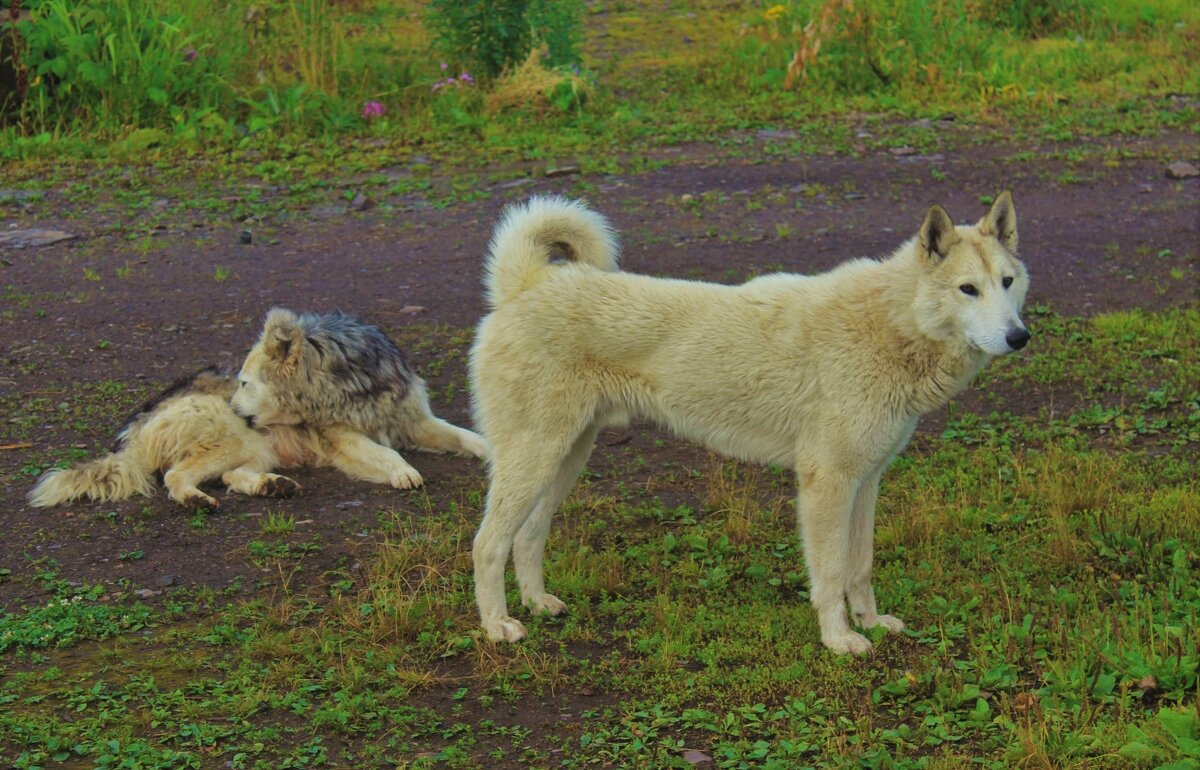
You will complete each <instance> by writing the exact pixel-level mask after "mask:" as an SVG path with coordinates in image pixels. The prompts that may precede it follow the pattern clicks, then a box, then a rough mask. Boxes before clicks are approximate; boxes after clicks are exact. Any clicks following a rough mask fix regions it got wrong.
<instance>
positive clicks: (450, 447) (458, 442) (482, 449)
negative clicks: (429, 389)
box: [410, 409, 492, 460]
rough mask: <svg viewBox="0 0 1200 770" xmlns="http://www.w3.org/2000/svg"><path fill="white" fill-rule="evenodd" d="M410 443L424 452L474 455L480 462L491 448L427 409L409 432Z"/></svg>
mask: <svg viewBox="0 0 1200 770" xmlns="http://www.w3.org/2000/svg"><path fill="white" fill-rule="evenodd" d="M410 435H411V438H412V441H413V443H414V444H416V445H417V448H418V449H423V450H425V451H426V452H456V453H458V454H465V455H474V456H475V457H478V458H479V459H480V460H486V459H488V458H489V457H491V455H492V450H491V446H490V445H489V444H488V442H487V441H485V440H484V438H483V436H480V435H479V434H478V433H473V432H471V431H469V430H467V429H466V428H460V427H458V426H457V425H451V424H450V423H448V422H446V421H445V420H443V419H441V418H439V417H435V416H433V414H431V413H430V412H429V411H428V409H426V413H425V415H424V416H423V417H421V418H419V422H417V424H416V425H414V426H413V427H412V429H411V432H410Z"/></svg>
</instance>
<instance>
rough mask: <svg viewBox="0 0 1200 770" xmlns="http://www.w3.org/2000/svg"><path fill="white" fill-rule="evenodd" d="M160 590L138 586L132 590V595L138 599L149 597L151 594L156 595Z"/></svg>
mask: <svg viewBox="0 0 1200 770" xmlns="http://www.w3.org/2000/svg"><path fill="white" fill-rule="evenodd" d="M161 593H162V591H155V590H154V589H152V588H139V589H138V590H136V591H134V592H133V595H134V596H136V597H137V598H139V599H149V598H150V597H152V596H158V595H159V594H161Z"/></svg>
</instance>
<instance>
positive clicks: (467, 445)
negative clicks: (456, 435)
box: [463, 436, 492, 460]
mask: <svg viewBox="0 0 1200 770" xmlns="http://www.w3.org/2000/svg"><path fill="white" fill-rule="evenodd" d="M463 448H464V449H466V450H467V452H469V453H470V454H472V455H474V456H475V457H477V458H479V459H480V460H490V459H492V445H491V444H489V443H488V442H487V439H485V438H483V436H475V437H474V438H472V439H471V440H470V441H464V442H463Z"/></svg>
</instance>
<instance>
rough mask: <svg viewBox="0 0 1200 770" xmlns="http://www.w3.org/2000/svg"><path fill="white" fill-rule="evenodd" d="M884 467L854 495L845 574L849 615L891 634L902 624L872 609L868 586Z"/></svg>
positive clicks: (866, 625)
mask: <svg viewBox="0 0 1200 770" xmlns="http://www.w3.org/2000/svg"><path fill="white" fill-rule="evenodd" d="M882 475H883V468H880V469H879V470H878V471H876V472H875V473H873V474H872V475H871V476H869V477H868V478H867V479H866V480H865V481H863V483H862V484H861V485H860V486H859V488H858V493H857V494H856V495H855V496H854V511H853V513H852V515H851V518H850V559H849V563H848V565H847V566H848V569H847V574H846V599H847V600H848V601H849V602H850V612H852V613H853V614H854V617H855V619H856V620H857V621H858V623H859V625H861V626H862V627H863V628H874V627H876V626H883V627H884V628H886V629H887V630H888V631H891V632H893V633H895V632H897V631H900V630H901V629H903V628H904V621H902V620H900V618H895V617H892V616H891V615H880V614H879V612H878V610H877V608H876V606H875V589H874V588H872V587H871V564H872V561H873V559H874V547H875V501H876V499H877V498H878V496H879V479H880V477H881V476H882Z"/></svg>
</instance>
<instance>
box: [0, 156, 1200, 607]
mask: <svg viewBox="0 0 1200 770" xmlns="http://www.w3.org/2000/svg"><path fill="white" fill-rule="evenodd" d="M762 141H763V142H769V141H770V137H765V138H763V139H762ZM1113 146H1115V147H1116V148H1117V149H1120V150H1124V151H1125V152H1124V155H1126V156H1133V157H1120V156H1119V155H1118V159H1117V160H1115V161H1113V160H1110V161H1109V162H1105V161H1104V160H1103V159H1102V157H1101V156H1100V155H1099V154H1091V155H1089V156H1088V157H1087V158H1085V159H1083V160H1082V161H1079V162H1075V163H1071V162H1068V161H1066V160H1057V159H1051V157H1050V156H1051V155H1052V154H1054V156H1055V157H1062V154H1063V152H1064V151H1066V150H1069V149H1071V148H1070V147H1032V148H1031V147H1011V146H1010V147H1000V148H996V147H992V148H988V149H977V148H972V149H961V150H946V151H944V152H941V153H938V154H937V155H919V154H904V153H896V152H892V151H885V150H881V151H878V152H870V153H867V154H865V155H863V156H862V157H858V158H849V157H843V156H834V155H818V156H810V157H804V158H796V159H790V160H784V159H778V160H766V161H764V158H765V157H766V156H765V155H763V154H755V155H754V156H753V157H754V158H755V159H753V160H751V159H738V158H736V157H735V158H728V157H727V158H721V159H719V160H717V159H714V153H715V152H717V150H716V149H715V148H710V147H705V146H700V147H686V148H681V149H679V150H675V151H668V152H666V153H665V154H664V158H665V159H666V160H668V161H669V163H668V164H667V165H666V166H664V167H663V168H660V169H658V170H654V171H647V172H643V173H637V174H630V175H626V176H606V177H590V176H579V175H572V176H564V177H556V178H546V177H544V176H543V175H541V174H538V175H531V176H530V177H528V178H527V179H526V180H518V182H516V183H514V182H512V181H508V182H501V183H496V184H494V185H491V186H490V187H489V188H488V189H487V191H486V192H487V193H488V196H487V197H486V198H482V199H478V200H474V201H473V202H465V203H459V204H455V205H451V206H449V207H447V208H442V209H438V208H434V207H433V206H431V205H430V204H429V203H428V201H427V200H425V199H423V198H421V197H416V196H408V197H395V198H387V197H386V196H384V197H381V199H380V200H377V201H375V203H376V204H377V205H376V206H374V207H373V208H370V209H368V210H366V211H364V212H350V213H348V212H346V211H344V210H343V209H341V208H338V207H337V205H331V206H330V207H326V208H317V209H313V210H305V211H296V212H293V213H292V214H290V215H281V216H279V217H274V218H272V219H270V220H268V221H262V222H250V223H243V222H230V221H224V222H211V221H207V220H205V219H204V218H203V217H200V216H197V217H193V218H188V217H184V218H183V219H182V220H181V221H178V222H174V223H171V224H169V225H168V226H167V227H166V228H165V229H162V230H159V231H157V233H156V234H155V236H154V237H153V242H152V243H151V244H150V245H149V247H146V244H141V245H136V246H135V244H134V243H133V242H131V241H130V240H128V239H127V238H125V237H124V236H123V235H122V234H121V232H120V228H121V226H122V225H126V226H128V225H131V224H134V223H136V221H137V218H138V217H139V216H143V214H140V213H138V212H135V211H128V212H124V213H123V212H122V211H121V210H120V209H115V210H114V208H113V207H102V206H100V205H97V206H96V207H94V208H89V207H79V206H66V205H64V202H63V200H62V199H61V197H60V196H59V195H58V193H56V192H55V191H51V192H50V193H49V194H47V195H45V196H43V197H41V198H40V199H38V200H34V201H32V202H24V203H21V202H11V201H10V202H8V203H0V227H4V228H7V229H8V230H9V231H11V230H16V229H21V228H29V227H54V228H59V229H62V230H66V231H69V232H71V233H73V234H76V235H78V236H79V238H77V239H75V240H71V241H66V242H63V243H59V244H55V245H50V246H44V247H38V248H27V249H21V250H15V249H9V250H3V247H0V286H2V287H3V290H4V292H3V301H2V304H0V491H2V496H0V517H3V518H2V522H3V524H2V525H0V526H2V531H3V533H4V537H3V541H2V542H0V568H2V569H4V570H9V571H10V572H9V573H8V574H7V575H5V576H4V577H0V608H7V609H9V610H10V611H11V610H16V609H17V608H18V607H20V606H21V605H22V604H23V603H26V602H34V603H36V602H39V601H44V598H45V596H46V590H47V589H46V587H45V581H43V580H40V579H39V578H38V577H37V575H38V574H39V573H41V572H44V571H46V570H48V569H52V570H56V571H57V573H58V575H59V577H61V578H63V579H66V580H69V581H77V582H81V583H87V584H89V585H91V584H94V583H97V582H100V583H104V584H105V585H106V586H111V588H112V592H113V593H114V594H117V593H122V592H131V591H136V590H142V596H143V597H145V598H147V599H148V600H149V601H156V600H158V598H159V597H160V596H162V595H165V594H166V593H169V591H171V590H175V589H177V588H187V587H209V588H212V589H214V590H216V591H225V592H226V594H227V595H230V596H245V595H250V594H252V593H254V592H257V591H266V590H270V589H271V587H272V586H273V585H274V583H275V582H276V581H277V579H278V577H279V576H278V574H275V575H272V574H269V573H264V572H263V571H262V568H261V567H258V566H256V565H255V563H254V560H253V559H252V558H251V557H252V554H251V552H250V550H248V544H249V543H250V542H251V541H254V540H256V539H258V538H261V537H262V534H261V532H262V521H263V517H264V515H265V514H266V513H267V512H268V511H283V512H285V513H287V514H288V515H291V516H292V517H294V519H295V520H296V522H297V533H296V534H295V536H294V539H295V540H296V541H297V542H302V541H303V542H313V543H318V544H319V545H320V550H319V552H318V553H316V554H314V555H312V556H310V557H306V559H305V570H304V572H302V573H301V574H299V575H297V576H296V577H295V578H294V580H297V581H300V582H305V581H319V580H321V579H322V576H323V575H325V574H327V573H328V571H330V570H336V569H352V568H353V566H354V564H355V563H356V562H357V561H359V560H361V559H362V558H363V557H364V556H366V555H368V554H369V553H370V550H371V542H372V539H373V538H374V537H375V536H376V534H377V529H376V527H377V518H376V514H377V513H378V512H379V511H390V510H396V511H400V512H402V513H406V514H411V515H413V516H420V515H421V514H422V512H423V511H428V510H430V508H431V507H432V508H433V509H434V510H438V509H441V508H442V507H444V506H445V504H446V503H447V502H448V501H456V502H459V503H461V502H462V501H463V500H464V499H466V495H467V494H468V493H469V492H474V491H478V490H481V489H483V487H484V476H483V470H482V468H481V466H480V465H479V464H478V463H477V462H475V461H474V460H470V459H463V458H452V457H434V456H424V455H413V456H412V457H411V458H410V459H411V460H412V462H413V464H414V465H415V466H416V467H417V468H418V469H419V470H420V471H421V472H422V474H423V475H424V477H425V480H426V483H427V487H426V489H425V490H423V491H418V492H402V491H398V490H393V489H389V488H380V487H375V486H371V485H368V484H364V483H360V482H354V481H350V480H348V479H345V478H343V477H341V476H339V475H338V474H336V473H334V472H332V471H308V470H303V469H301V470H297V471H294V472H291V475H292V476H294V477H295V478H296V479H297V480H299V481H300V482H301V483H302V484H303V487H304V489H303V492H302V494H301V495H300V496H299V497H297V498H295V499H292V500H288V501H282V502H280V501H263V500H257V499H249V498H241V497H237V496H224V495H222V497H223V499H224V505H223V506H222V508H221V510H220V511H219V512H217V513H215V514H213V515H211V516H209V517H208V518H207V519H206V520H205V521H204V522H203V526H197V525H196V523H195V522H194V519H193V517H192V516H191V515H190V514H188V513H187V512H185V511H184V510H183V509H181V508H179V507H178V506H175V505H174V504H172V503H171V502H170V501H168V500H167V499H166V496H165V494H163V493H160V494H159V495H158V496H157V497H155V498H153V499H150V500H146V499H136V500H130V501H125V502H120V503H114V504H91V503H82V504H75V505H68V506H60V507H57V508H52V509H48V510H38V509H32V508H30V507H29V506H28V505H27V504H26V503H25V494H26V492H27V491H28V489H29V488H30V487H31V486H32V484H33V482H34V480H35V478H36V473H37V470H38V468H39V467H41V466H42V465H44V464H46V463H49V462H51V461H54V460H57V459H60V458H62V457H65V456H66V454H65V452H66V451H68V450H70V449H76V450H83V451H81V452H77V454H81V455H82V454H88V455H95V454H97V453H100V452H102V451H104V450H106V449H107V448H108V447H109V446H110V445H111V443H112V440H113V437H114V433H115V431H116V429H117V428H118V427H119V426H120V425H121V423H122V421H123V417H124V416H125V413H126V412H128V411H129V410H131V409H132V408H133V407H135V406H136V405H137V404H138V403H140V401H141V400H142V398H143V397H144V396H146V395H149V394H150V393H152V392H153V391H154V390H155V389H157V388H158V387H161V386H162V385H163V384H165V383H167V382H170V381H171V380H173V379H174V378H176V377H177V376H179V375H182V374H185V373H187V372H189V371H193V370H195V369H198V368H200V367H202V366H204V365H207V364H209V363H214V362H215V363H232V362H236V361H237V360H238V358H239V357H240V356H241V355H242V354H243V353H244V351H245V350H246V349H247V348H248V347H249V345H250V344H251V342H252V341H253V339H254V337H255V335H256V333H257V330H258V327H259V324H260V323H261V319H262V316H263V314H264V312H265V311H266V310H267V309H268V308H270V307H272V306H274V305H284V306H288V307H292V308H295V309H298V310H316V311H325V310H332V309H343V310H346V311H350V312H354V313H357V314H359V315H361V316H363V317H365V318H367V319H368V320H370V321H373V322H375V323H377V324H379V325H381V326H383V327H384V328H385V329H387V330H388V331H390V332H392V333H394V335H395V336H396V337H397V339H398V340H399V341H401V342H402V343H403V344H404V345H405V347H406V348H407V349H408V350H409V352H410V358H411V359H412V360H413V361H414V363H415V365H416V366H417V367H418V368H419V369H421V370H423V371H424V373H425V375H426V377H427V379H428V380H429V381H430V384H431V392H432V393H433V405H434V409H435V411H436V412H438V413H439V414H440V415H442V416H444V417H446V418H448V419H450V420H452V421H454V422H457V423H459V424H469V423H470V417H469V414H468V400H467V396H466V391H465V387H464V385H465V341H466V340H467V339H469V338H468V336H467V335H465V334H463V333H462V332H463V331H464V330H469V329H470V328H471V327H472V325H473V324H475V323H476V322H477V320H478V319H479V318H480V316H481V314H482V312H483V305H482V299H481V294H482V292H481V284H480V277H481V276H480V265H481V254H482V252H483V249H484V248H485V245H486V243H487V240H488V237H489V234H490V229H491V227H492V225H493V224H494V222H495V221H496V218H497V216H498V214H499V212H500V211H501V209H502V207H503V206H504V204H505V203H506V202H507V201H510V200H515V199H519V198H522V197H524V196H527V195H529V194H532V193H550V192H562V193H567V194H572V195H583V196H585V197H586V198H588V199H589V200H590V201H591V202H592V203H593V204H594V205H595V206H596V207H597V208H599V209H600V210H601V211H602V212H604V213H605V214H607V215H608V216H609V217H611V219H612V221H613V222H614V224H615V225H616V227H617V229H618V231H619V232H620V233H621V236H622V240H623V245H624V257H623V261H624V265H625V267H626V269H628V270H632V271H638V272H649V273H655V274H662V275H670V276H678V277H688V278H701V279H707V280H714V281H721V282H738V281H741V280H744V279H745V278H746V277H748V276H751V275H754V274H756V273H760V272H769V271H774V270H788V271H797V272H812V271H818V270H823V269H826V268H828V267H830V266H832V265H834V264H836V263H838V262H840V261H842V260H844V259H847V258H850V257H855V256H864V255H867V256H877V255H882V254H886V253H887V252H889V251H890V250H891V249H893V248H894V247H896V246H897V245H898V244H899V243H900V242H901V241H902V240H904V239H906V238H908V237H910V236H911V235H912V234H913V233H915V231H916V229H917V227H918V225H919V224H920V221H921V217H922V215H923V212H924V210H925V208H926V207H927V206H928V205H929V204H930V203H933V202H940V203H942V204H944V205H945V206H946V207H947V209H948V210H949V211H950V213H951V215H952V216H953V217H954V218H955V219H956V220H957V221H968V220H974V219H977V218H978V217H979V216H981V215H982V214H983V213H984V212H985V211H986V206H985V205H984V203H982V202H981V196H984V195H989V194H995V193H996V192H998V191H1000V190H1002V189H1005V188H1009V189H1012V190H1013V191H1014V194H1015V196H1016V203H1017V212H1018V219H1019V223H1020V239H1021V256H1022V257H1023V258H1024V260H1025V261H1026V263H1027V265H1028V266H1029V269H1030V273H1031V275H1032V288H1031V291H1030V294H1029V303H1030V304H1031V305H1044V306H1048V307H1049V308H1051V309H1053V310H1054V311H1055V312H1057V313H1059V314H1062V315H1089V314H1093V313H1098V312H1102V311H1108V310H1116V309H1129V308H1138V307H1142V308H1161V307H1169V306H1178V305H1182V304H1186V303H1190V302H1195V301H1196V300H1197V296H1198V295H1197V278H1198V275H1200V272H1198V271H1200V265H1198V264H1197V260H1198V254H1200V222H1198V218H1200V179H1191V180H1186V181H1176V180H1172V179H1168V178H1167V177H1166V175H1165V173H1164V169H1165V167H1166V165H1167V163H1169V162H1171V161H1174V160H1190V161H1192V162H1195V161H1196V159H1197V146H1196V144H1195V141H1194V137H1190V136H1182V135H1168V136H1162V137H1157V138H1154V139H1127V140H1120V141H1118V142H1116V143H1115V144H1114V145H1113ZM1017 153H1025V154H1026V155H1024V156H1022V159H1020V160H1014V159H1013V157H1012V156H1014V155H1016V154H1017ZM400 172H402V170H400ZM65 185H66V183H64V187H65ZM96 194H97V200H98V201H99V200H100V199H102V198H103V191H100V190H98V191H97V193H96ZM265 194H266V195H271V194H272V192H271V190H269V189H268V190H266V191H265ZM688 196H690V197H688ZM331 197H333V193H331ZM339 201H340V198H339V199H338V200H335V201H333V204H337V203H338V202H339ZM166 205H169V202H168V204H166ZM114 211H115V213H114ZM243 229H250V230H251V231H252V239H253V240H252V243H250V244H245V243H243V242H242V238H241V237H240V235H241V231H242V230H243ZM1032 331H1033V333H1034V339H1033V342H1032V343H1031V344H1032V346H1036V345H1037V328H1036V323H1034V324H1033V325H1032ZM1034 396H1035V397H1036V394H1034ZM965 403H966V404H967V406H966V408H970V404H971V398H970V396H969V394H968V396H967V397H966V398H965ZM936 420H937V418H936V416H934V424H936ZM926 430H928V428H926ZM927 435H928V434H927ZM659 438H664V437H663V436H662V435H661V434H658V433H656V432H654V431H653V430H650V429H647V430H641V429H634V430H630V431H628V432H625V433H610V434H606V435H603V436H602V437H601V444H602V446H605V447H608V449H609V451H601V452H598V453H597V455H596V456H595V457H594V458H593V461H592V462H593V465H594V466H596V465H597V464H604V463H609V462H619V461H620V458H619V454H620V451H626V450H624V449H622V448H623V447H627V448H628V451H638V452H644V454H645V456H646V458H647V460H648V461H649V462H651V463H680V464H682V465H685V466H690V467H696V468H704V467H708V465H709V463H710V460H709V459H708V456H707V454H706V453H705V452H704V451H703V450H700V449H697V448H694V447H691V446H688V445H686V444H684V443H683V442H680V441H677V440H674V439H670V438H666V444H665V446H662V447H657V446H655V440H656V439H659ZM614 458H615V459H614ZM634 472H636V471H634ZM681 494H686V492H681ZM109 512H114V513H113V515H108V514H109ZM3 574H4V573H0V575H3ZM293 587H296V585H295V584H293Z"/></svg>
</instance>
